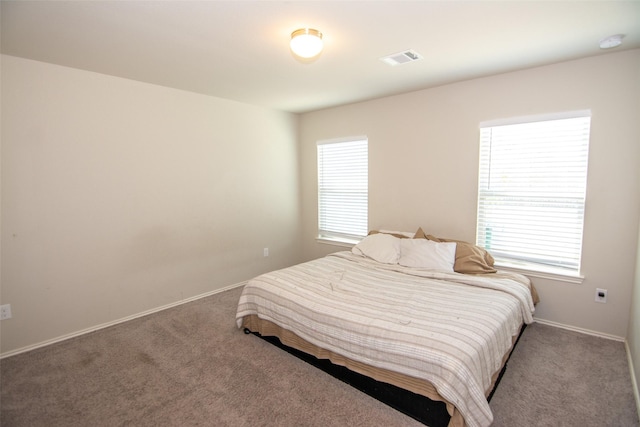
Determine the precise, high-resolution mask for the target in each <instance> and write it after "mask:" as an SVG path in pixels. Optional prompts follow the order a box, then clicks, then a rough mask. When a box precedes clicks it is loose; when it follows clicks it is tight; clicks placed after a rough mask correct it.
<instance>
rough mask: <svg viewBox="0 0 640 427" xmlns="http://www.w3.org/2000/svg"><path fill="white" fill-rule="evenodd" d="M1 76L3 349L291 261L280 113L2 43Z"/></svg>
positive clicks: (288, 176)
mask: <svg viewBox="0 0 640 427" xmlns="http://www.w3.org/2000/svg"><path fill="white" fill-rule="evenodd" d="M2 89H3V91H2V289H1V294H0V297H1V303H2V304H11V308H12V311H13V318H12V319H9V320H4V321H2V324H1V328H2V343H1V351H2V352H3V353H6V352H9V351H13V350H16V349H20V348H24V347H26V346H31V345H34V344H38V343H40V342H43V341H46V340H51V339H54V338H56V337H60V336H63V335H66V334H70V333H74V332H76V331H79V330H83V329H86V328H90V327H93V326H96V325H101V324H104V323H107V322H111V321H114V320H117V319H121V318H124V317H126V316H130V315H133V314H136V313H140V312H144V311H146V310H149V309H153V308H155V307H160V306H164V305H167V304H171V303H174V302H177V301H180V300H182V299H186V298H189V297H192V296H196V295H200V294H203V293H206V292H209V291H212V290H215V289H219V288H223V287H225V286H229V285H233V284H235V283H238V282H241V281H244V280H246V279H249V278H250V277H252V276H254V275H256V274H259V273H261V272H264V271H268V270H272V269H275V268H280V267H283V266H287V265H290V264H293V263H295V262H297V261H298V257H299V255H298V254H299V252H300V244H299V242H300V240H299V234H300V209H299V191H300V189H299V184H298V183H299V172H298V148H297V147H298V145H297V120H298V119H297V117H296V116H295V115H292V114H288V113H283V112H279V111H273V110H268V109H263V108H259V107H254V106H250V105H245V104H240V103H236V102H231V101H226V100H222V99H217V98H212V97H208V96H203V95H198V94H194V93H189V92H183V91H178V90H174V89H169V88H164V87H159V86H154V85H150V84H145V83H140V82H136V81H130V80H125V79H120V78H115V77H111V76H106V75H101V74H96V73H90V72H85V71H80V70H76V69H71V68H65V67H60V66H56V65H51V64H46V63H42V62H35V61H30V60H25V59H20V58H16V57H11V56H3V57H2ZM264 247H269V248H270V256H269V257H268V258H263V248H264Z"/></svg>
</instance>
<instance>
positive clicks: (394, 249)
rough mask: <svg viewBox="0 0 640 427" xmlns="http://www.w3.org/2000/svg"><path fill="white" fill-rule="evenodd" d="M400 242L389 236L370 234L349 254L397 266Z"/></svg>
mask: <svg viewBox="0 0 640 427" xmlns="http://www.w3.org/2000/svg"><path fill="white" fill-rule="evenodd" d="M400 240H406V239H398V238H397V237H393V236H392V235H390V234H382V233H377V234H371V235H369V236H367V237H365V238H364V239H362V240H361V241H360V243H358V244H357V245H355V246H354V247H353V248H352V249H351V252H353V253H354V254H356V255H364V256H366V257H369V258H372V259H374V260H376V261H378V262H382V263H385V264H397V263H398V258H400Z"/></svg>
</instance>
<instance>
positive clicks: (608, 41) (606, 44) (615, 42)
mask: <svg viewBox="0 0 640 427" xmlns="http://www.w3.org/2000/svg"><path fill="white" fill-rule="evenodd" d="M623 38H624V34H616V35H614V36H609V37H606V38H604V39H602V40H600V49H611V48H614V47H617V46H620V45H621V44H622V39H623Z"/></svg>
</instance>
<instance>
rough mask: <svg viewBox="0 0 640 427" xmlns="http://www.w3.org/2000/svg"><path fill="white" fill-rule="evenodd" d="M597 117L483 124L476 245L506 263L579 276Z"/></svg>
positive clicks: (581, 115)
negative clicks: (591, 145) (592, 131)
mask: <svg viewBox="0 0 640 427" xmlns="http://www.w3.org/2000/svg"><path fill="white" fill-rule="evenodd" d="M590 123H591V114H590V112H589V111H579V112H573V113H566V114H562V115H555V116H553V117H545V118H531V119H522V120H519V121H518V122H515V121H511V122H507V123H504V122H503V123H499V122H492V123H482V124H481V125H480V174H479V186H478V223H477V233H476V235H477V238H476V243H477V244H478V245H479V246H483V247H485V248H486V249H487V250H489V251H490V252H491V253H492V255H493V256H494V257H495V258H496V262H497V263H498V264H500V265H505V266H515V267H520V268H523V269H525V270H532V271H538V272H552V273H559V274H561V275H567V276H579V273H580V257H581V253H582V229H583V219H584V204H585V194H586V185H587V158H588V151H589V129H590Z"/></svg>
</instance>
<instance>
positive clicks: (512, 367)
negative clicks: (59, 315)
mask: <svg viewBox="0 0 640 427" xmlns="http://www.w3.org/2000/svg"><path fill="white" fill-rule="evenodd" d="M239 294H240V289H239V288H238V289H234V290H231V291H227V292H223V293H220V294H217V295H214V296H211V297H207V298H203V299H201V300H198V301H195V302H192V303H189V304H185V305H182V306H179V307H175V308H172V309H169V310H165V311H163V312H161V313H157V314H153V315H150V316H146V317H144V318H141V319H136V320H133V321H130V322H127V323H125V324H121V325H117V326H114V327H111V328H108V329H104V330H101V331H98V332H94V333H91V334H88V335H84V336H82V337H78V338H74V339H71V340H68V341H65V342H62V343H58V344H54V345H51V346H48V347H45V348H41V349H37V350H34V351H31V352H28V353H24V354H20V355H17V356H13V357H9V358H6V359H3V360H2V361H0V381H1V400H0V424H1V425H2V426H90V425H92V426H123V425H130V426H198V425H200V426H233V427H236V426H238V427H242V426H310V427H311V426H318V427H320V426H323V427H324V426H347V425H348V426H363V427H364V426H367V427H376V426H380V427H382V426H385V427H387V426H422V424H420V423H418V422H417V421H415V420H413V419H411V418H409V417H407V416H405V415H403V414H400V413H398V412H397V411H395V410H393V409H391V408H389V407H387V406H386V405H384V404H382V403H380V402H378V401H376V400H375V399H373V398H371V397H369V396H367V395H365V394H363V393H361V392H359V391H357V390H355V389H353V388H351V387H350V386H348V385H346V384H344V383H342V382H341V381H339V380H336V379H334V378H333V377H331V376H329V375H327V374H325V373H323V372H321V371H319V370H317V369H316V368H313V367H312V366H310V365H308V364H306V363H304V362H302V361H300V360H298V359H296V358H295V357H293V356H291V355H289V354H288V353H286V352H284V351H282V350H280V349H278V348H276V347H274V346H271V345H270V344H268V343H266V342H264V341H263V340H260V339H258V338H256V337H254V336H249V335H245V334H244V333H243V332H242V331H240V330H238V329H236V328H235V323H234V316H235V305H236V303H237V300H238V297H239ZM491 407H492V409H493V411H494V416H495V422H494V426H510V427H518V426H598V427H600V426H638V425H639V424H638V415H637V411H636V408H635V402H634V398H633V393H632V389H631V380H630V376H629V368H628V366H627V361H626V355H625V351H624V345H623V344H622V343H619V342H614V341H609V340H604V339H600V338H596V337H591V336H586V335H582V334H578V333H573V332H568V331H564V330H561V329H557V328H552V327H549V326H544V325H539V324H534V325H531V326H530V327H528V328H527V330H526V331H525V333H524V335H523V337H522V339H521V341H520V344H519V345H518V347H517V348H516V350H515V352H514V354H513V357H512V359H511V362H510V363H509V367H508V369H507V373H506V374H505V376H504V378H503V380H502V382H501V384H500V386H499V387H498V390H497V392H496V394H495V395H494V397H493V400H492V402H491Z"/></svg>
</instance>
